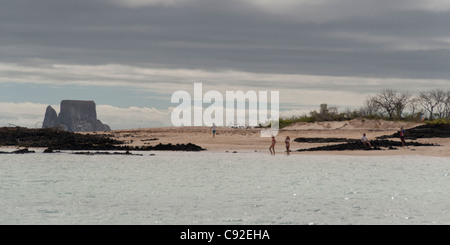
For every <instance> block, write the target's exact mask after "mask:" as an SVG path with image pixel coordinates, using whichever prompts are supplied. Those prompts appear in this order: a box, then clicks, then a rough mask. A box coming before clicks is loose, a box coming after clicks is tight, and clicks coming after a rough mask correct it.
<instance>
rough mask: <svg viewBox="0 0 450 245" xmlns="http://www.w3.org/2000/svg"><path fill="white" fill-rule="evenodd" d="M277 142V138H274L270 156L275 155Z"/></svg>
mask: <svg viewBox="0 0 450 245" xmlns="http://www.w3.org/2000/svg"><path fill="white" fill-rule="evenodd" d="M276 143H277V141H276V140H275V136H272V145H271V146H270V147H269V150H270V154H271V155H275V144H276Z"/></svg>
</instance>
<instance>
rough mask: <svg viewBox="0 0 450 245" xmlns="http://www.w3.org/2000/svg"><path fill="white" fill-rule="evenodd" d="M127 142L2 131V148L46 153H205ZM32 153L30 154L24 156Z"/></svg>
mask: <svg viewBox="0 0 450 245" xmlns="http://www.w3.org/2000/svg"><path fill="white" fill-rule="evenodd" d="M123 144H124V142H123V141H119V140H115V139H111V138H109V137H107V136H105V135H97V134H79V133H73V132H67V131H62V130H55V129H51V128H47V129H28V128H21V127H15V128H7V127H3V128H0V145H6V146H17V145H18V146H22V147H46V148H48V149H46V150H45V152H46V153H53V152H55V151H56V152H58V150H124V151H127V150H128V151H131V150H134V151H203V150H205V149H203V148H202V147H200V146H198V145H195V144H192V143H188V144H175V145H173V144H170V143H169V144H158V145H155V146H142V147H139V146H136V147H132V146H123ZM24 153H30V152H24Z"/></svg>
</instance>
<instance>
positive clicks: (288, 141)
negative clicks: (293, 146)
mask: <svg viewBox="0 0 450 245" xmlns="http://www.w3.org/2000/svg"><path fill="white" fill-rule="evenodd" d="M290 141H291V138H290V137H289V136H287V137H286V139H285V140H284V143H285V144H286V154H288V155H289V147H290Z"/></svg>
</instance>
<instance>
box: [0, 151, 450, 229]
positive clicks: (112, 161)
mask: <svg viewBox="0 0 450 245" xmlns="http://www.w3.org/2000/svg"><path fill="white" fill-rule="evenodd" d="M135 153H141V154H143V156H129V155H128V156H127V155H75V154H70V152H65V153H56V154H44V153H40V152H37V153H35V154H24V155H0V207H1V208H0V224H154V225H172V224H176V225H196V224H201V225H215V224H224V225H234V224H236V225H247V224H248V225H265V224H268V225H290V224H300V225H324V224H344V225H346V224H354V225H357V224H447V225H448V224H450V191H449V187H450V158H439V157H423V156H394V157H393V156H389V157H377V156H364V157H362V156H330V155H301V154H292V155H290V156H286V155H283V154H279V155H275V156H271V155H270V154H269V153H268V152H267V153H262V152H251V153H236V154H233V153H211V152H135ZM150 154H155V155H153V156H150Z"/></svg>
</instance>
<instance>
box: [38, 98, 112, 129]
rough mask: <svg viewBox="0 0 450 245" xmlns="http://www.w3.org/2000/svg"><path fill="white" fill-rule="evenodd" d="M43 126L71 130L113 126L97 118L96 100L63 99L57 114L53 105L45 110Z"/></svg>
mask: <svg viewBox="0 0 450 245" xmlns="http://www.w3.org/2000/svg"><path fill="white" fill-rule="evenodd" d="M42 128H58V129H62V130H64V131H69V132H93V131H110V130H111V128H110V127H109V126H108V125H106V124H103V123H102V122H101V121H100V120H98V119H97V110H96V105H95V102H94V101H85V100H63V101H61V111H60V112H59V115H57V113H56V111H55V109H53V108H52V107H51V106H48V107H47V110H46V111H45V117H44V122H43V125H42Z"/></svg>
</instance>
